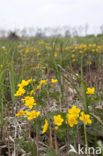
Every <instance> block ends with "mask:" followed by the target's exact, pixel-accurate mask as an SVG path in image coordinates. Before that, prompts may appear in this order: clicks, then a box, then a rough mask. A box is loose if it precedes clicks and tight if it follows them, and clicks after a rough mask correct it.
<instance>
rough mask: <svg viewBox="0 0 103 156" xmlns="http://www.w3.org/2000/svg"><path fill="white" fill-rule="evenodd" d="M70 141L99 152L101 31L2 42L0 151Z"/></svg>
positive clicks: (62, 146) (28, 150) (65, 147)
mask: <svg viewBox="0 0 103 156" xmlns="http://www.w3.org/2000/svg"><path fill="white" fill-rule="evenodd" d="M71 145H72V146H73V147H74V148H75V150H76V151H78V145H80V146H81V147H82V148H83V153H82V152H81V153H80V155H87V156H89V155H91V156H92V155H97V156H103V36H102V35H101V36H98V37H94V36H87V37H75V38H71V39H68V38H47V39H25V40H16V41H15V40H6V41H0V156H61V155H62V156H75V155H79V154H78V153H74V152H69V150H70V147H71ZM89 147H93V148H94V149H95V151H93V150H91V151H90V150H89ZM86 148H87V150H86ZM97 148H98V151H96V149H97ZM85 150H86V153H85Z"/></svg>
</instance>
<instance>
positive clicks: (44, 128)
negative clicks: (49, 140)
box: [42, 119, 48, 134]
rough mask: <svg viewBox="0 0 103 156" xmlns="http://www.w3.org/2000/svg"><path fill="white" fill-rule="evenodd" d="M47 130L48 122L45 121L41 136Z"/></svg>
mask: <svg viewBox="0 0 103 156" xmlns="http://www.w3.org/2000/svg"><path fill="white" fill-rule="evenodd" d="M47 130H48V121H47V119H45V124H44V127H43V131H42V134H44V133H45V132H46V131H47Z"/></svg>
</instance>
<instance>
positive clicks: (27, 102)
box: [21, 96, 36, 109]
mask: <svg viewBox="0 0 103 156" xmlns="http://www.w3.org/2000/svg"><path fill="white" fill-rule="evenodd" d="M21 101H25V103H24V105H25V106H28V107H29V108H30V109H32V108H33V106H34V105H36V103H35V99H34V97H31V96H26V97H25V98H24V99H21Z"/></svg>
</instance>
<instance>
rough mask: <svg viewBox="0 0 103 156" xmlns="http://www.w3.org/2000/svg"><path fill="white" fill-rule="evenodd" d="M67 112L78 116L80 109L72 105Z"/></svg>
mask: <svg viewBox="0 0 103 156" xmlns="http://www.w3.org/2000/svg"><path fill="white" fill-rule="evenodd" d="M68 113H69V114H73V115H75V116H77V117H79V113H80V109H79V108H76V106H72V108H71V109H68Z"/></svg>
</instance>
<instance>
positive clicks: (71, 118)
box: [67, 113, 78, 127]
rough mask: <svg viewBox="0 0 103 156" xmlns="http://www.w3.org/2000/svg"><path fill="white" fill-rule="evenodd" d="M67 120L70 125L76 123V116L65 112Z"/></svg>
mask: <svg viewBox="0 0 103 156" xmlns="http://www.w3.org/2000/svg"><path fill="white" fill-rule="evenodd" d="M67 121H68V124H69V126H70V127H73V126H74V125H77V124H78V121H77V116H76V115H75V114H69V113H68V114H67Z"/></svg>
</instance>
